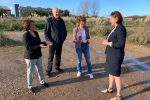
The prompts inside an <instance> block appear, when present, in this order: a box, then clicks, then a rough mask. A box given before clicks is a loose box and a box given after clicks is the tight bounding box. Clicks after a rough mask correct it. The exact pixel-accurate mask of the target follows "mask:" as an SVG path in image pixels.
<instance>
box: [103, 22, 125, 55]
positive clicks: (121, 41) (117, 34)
mask: <svg viewBox="0 0 150 100" xmlns="http://www.w3.org/2000/svg"><path fill="white" fill-rule="evenodd" d="M108 42H113V43H112V47H110V46H109V45H107V47H106V51H105V53H106V55H107V56H109V57H124V54H125V52H124V48H125V42H126V29H125V27H124V26H123V25H122V23H120V24H118V26H117V27H116V29H115V31H114V32H113V33H112V34H111V35H110V36H109V38H108Z"/></svg>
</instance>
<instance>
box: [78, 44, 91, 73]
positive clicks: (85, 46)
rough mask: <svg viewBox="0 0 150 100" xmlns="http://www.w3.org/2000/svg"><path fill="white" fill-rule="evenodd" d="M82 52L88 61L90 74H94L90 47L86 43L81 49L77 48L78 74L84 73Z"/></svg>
mask: <svg viewBox="0 0 150 100" xmlns="http://www.w3.org/2000/svg"><path fill="white" fill-rule="evenodd" d="M82 52H83V53H84V57H85V59H86V63H87V70H88V73H89V74H92V66H91V61H90V52H89V47H88V46H87V44H85V43H82V45H81V48H76V54H77V70H78V72H82V68H81V61H82Z"/></svg>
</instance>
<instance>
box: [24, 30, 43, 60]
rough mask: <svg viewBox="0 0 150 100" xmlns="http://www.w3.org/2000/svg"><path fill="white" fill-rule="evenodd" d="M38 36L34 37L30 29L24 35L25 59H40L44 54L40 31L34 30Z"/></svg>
mask: <svg viewBox="0 0 150 100" xmlns="http://www.w3.org/2000/svg"><path fill="white" fill-rule="evenodd" d="M34 33H35V35H36V37H33V36H32V35H31V33H30V32H29V31H27V32H26V33H24V35H23V44H24V46H25V52H24V58H25V59H38V58H39V57H41V56H42V52H41V47H40V44H41V40H40V37H39V35H38V32H36V31H34Z"/></svg>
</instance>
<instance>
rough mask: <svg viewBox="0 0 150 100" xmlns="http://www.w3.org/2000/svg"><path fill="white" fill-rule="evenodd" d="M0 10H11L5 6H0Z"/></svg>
mask: <svg viewBox="0 0 150 100" xmlns="http://www.w3.org/2000/svg"><path fill="white" fill-rule="evenodd" d="M0 8H2V9H5V10H11V9H10V8H8V7H7V6H0Z"/></svg>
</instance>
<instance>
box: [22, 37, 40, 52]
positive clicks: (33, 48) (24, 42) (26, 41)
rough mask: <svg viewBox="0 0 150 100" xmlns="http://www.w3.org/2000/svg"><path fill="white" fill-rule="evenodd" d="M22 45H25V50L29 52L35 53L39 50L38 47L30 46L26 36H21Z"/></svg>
mask: <svg viewBox="0 0 150 100" xmlns="http://www.w3.org/2000/svg"><path fill="white" fill-rule="evenodd" d="M23 44H24V45H25V48H26V49H27V50H29V51H35V50H38V49H40V48H41V47H40V45H37V46H32V45H31V42H30V40H29V36H28V35H27V34H25V35H23Z"/></svg>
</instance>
